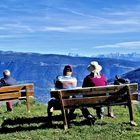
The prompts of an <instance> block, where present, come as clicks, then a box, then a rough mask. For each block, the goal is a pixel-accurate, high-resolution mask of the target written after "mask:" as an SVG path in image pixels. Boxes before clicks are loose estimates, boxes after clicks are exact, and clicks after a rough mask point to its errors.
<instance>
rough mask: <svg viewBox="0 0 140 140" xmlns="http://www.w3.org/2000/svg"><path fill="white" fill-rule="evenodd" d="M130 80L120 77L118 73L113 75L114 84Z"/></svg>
mask: <svg viewBox="0 0 140 140" xmlns="http://www.w3.org/2000/svg"><path fill="white" fill-rule="evenodd" d="M129 83H130V80H129V79H125V78H122V77H120V76H118V75H116V76H115V80H114V85H121V84H129Z"/></svg>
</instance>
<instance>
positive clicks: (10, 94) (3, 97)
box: [0, 84, 34, 101]
mask: <svg viewBox="0 0 140 140" xmlns="http://www.w3.org/2000/svg"><path fill="white" fill-rule="evenodd" d="M33 95H34V85H33V84H19V85H14V86H4V87H1V88H0V101H8V100H14V99H15V100H16V99H22V98H25V97H26V96H33Z"/></svg>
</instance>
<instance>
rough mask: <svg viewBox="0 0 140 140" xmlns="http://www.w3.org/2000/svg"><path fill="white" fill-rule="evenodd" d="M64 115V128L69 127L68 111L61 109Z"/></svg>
mask: <svg viewBox="0 0 140 140" xmlns="http://www.w3.org/2000/svg"><path fill="white" fill-rule="evenodd" d="M61 111H62V115H63V122H64V130H67V129H68V122H67V111H65V110H64V109H61Z"/></svg>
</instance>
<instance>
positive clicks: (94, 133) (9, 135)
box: [0, 100, 140, 140]
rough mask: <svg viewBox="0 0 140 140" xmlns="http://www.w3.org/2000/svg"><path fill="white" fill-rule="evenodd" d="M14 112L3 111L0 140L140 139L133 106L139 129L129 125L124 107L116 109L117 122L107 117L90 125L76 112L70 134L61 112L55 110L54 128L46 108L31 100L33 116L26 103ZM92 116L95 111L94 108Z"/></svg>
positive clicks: (137, 114) (139, 117) (78, 111)
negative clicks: (27, 109) (64, 124)
mask: <svg viewBox="0 0 140 140" xmlns="http://www.w3.org/2000/svg"><path fill="white" fill-rule="evenodd" d="M13 109H14V110H13V112H12V113H8V112H5V111H6V107H5V105H2V106H1V108H0V111H1V112H0V113H1V114H0V124H1V127H0V140H2V139H4V140H9V139H10V140H23V139H26V140H59V139H61V140H74V139H75V140H126V139H127V140H139V139H140V131H139V130H140V112H138V111H137V110H136V106H135V105H133V109H134V119H135V121H136V122H137V124H138V126H137V127H132V126H130V125H129V124H128V122H129V114H128V109H127V108H125V107H124V106H116V107H113V109H114V114H115V115H116V118H115V119H112V118H109V117H107V116H105V117H104V119H103V120H97V121H96V122H95V124H94V125H92V126H90V125H89V124H87V123H86V122H85V121H84V118H83V116H82V114H81V112H80V110H76V111H75V114H76V118H75V119H73V120H72V122H71V126H70V128H69V129H68V131H66V132H65V131H64V130H63V122H62V121H61V118H62V117H61V115H59V114H60V111H55V112H54V113H55V115H56V116H57V118H56V117H54V119H57V120H58V121H56V120H54V121H53V127H49V125H48V123H47V122H48V121H47V106H45V105H44V104H41V103H39V102H36V101H34V100H32V101H31V113H27V111H26V104H25V103H24V102H23V103H16V104H15V105H14V107H13ZM90 111H92V113H94V114H95V111H94V110H93V109H91V110H90ZM105 111H106V110H105Z"/></svg>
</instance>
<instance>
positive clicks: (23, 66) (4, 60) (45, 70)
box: [0, 51, 140, 103]
mask: <svg viewBox="0 0 140 140" xmlns="http://www.w3.org/2000/svg"><path fill="white" fill-rule="evenodd" d="M93 60H94V61H98V62H99V64H100V65H102V67H103V70H102V73H103V74H105V75H106V77H107V78H108V79H113V78H114V76H115V75H123V74H125V73H126V75H125V77H127V78H130V80H131V81H134V82H135V81H136V82H138V83H140V80H139V75H140V61H139V60H137V61H130V60H120V59H119V60H118V59H114V58H95V57H78V56H77V57H76V56H66V55H55V54H37V53H17V52H3V51H0V76H1V77H2V71H3V69H9V70H11V73H12V75H13V77H15V78H16V79H17V81H18V83H34V85H35V97H36V99H37V100H38V101H41V102H44V103H47V101H48V99H49V90H50V88H53V87H54V79H55V77H56V76H57V75H62V71H63V67H64V66H65V65H66V64H70V65H72V66H73V71H74V76H75V77H76V78H77V79H78V86H81V85H82V82H83V79H84V77H85V76H86V75H87V74H88V73H89V72H88V71H87V66H88V64H89V63H90V62H91V61H93ZM136 69H137V70H136Z"/></svg>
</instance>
